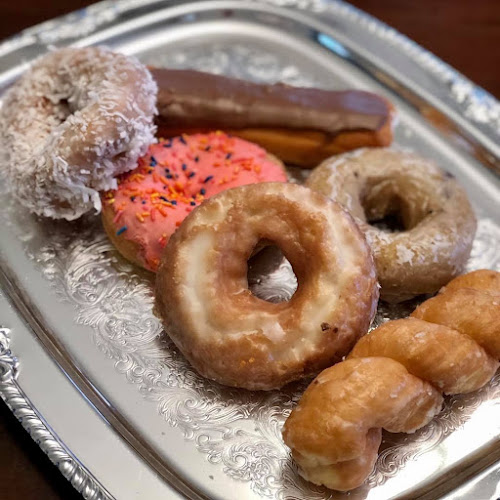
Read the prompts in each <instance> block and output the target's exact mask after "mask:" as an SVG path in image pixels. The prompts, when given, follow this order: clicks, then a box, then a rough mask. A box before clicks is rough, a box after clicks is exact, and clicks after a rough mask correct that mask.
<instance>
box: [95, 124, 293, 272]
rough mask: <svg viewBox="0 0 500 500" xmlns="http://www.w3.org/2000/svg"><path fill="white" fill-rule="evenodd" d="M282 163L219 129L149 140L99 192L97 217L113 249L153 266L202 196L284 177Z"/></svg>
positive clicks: (156, 263) (141, 263)
mask: <svg viewBox="0 0 500 500" xmlns="http://www.w3.org/2000/svg"><path fill="white" fill-rule="evenodd" d="M286 180H287V175H286V172H285V167H284V165H283V164H282V163H281V162H280V161H279V160H278V159H277V158H275V157H273V156H270V155H268V154H267V153H266V151H265V150H264V149H262V148H261V147H259V146H257V145H256V144H253V143H251V142H248V141H244V140H243V139H238V138H237V137H230V136H228V135H227V134H224V133H222V132H212V133H210V134H195V135H186V134H184V135H182V136H179V137H173V138H171V139H168V140H164V141H159V142H158V144H152V145H151V146H150V147H149V149H148V152H147V154H146V155H145V156H143V157H141V158H140V159H139V164H138V167H137V168H136V169H135V170H133V171H132V172H128V173H126V174H124V175H123V176H121V177H120V179H119V185H118V188H117V189H116V190H114V191H107V192H105V193H103V195H102V198H103V210H102V222H103V225H104V228H105V230H106V232H107V234H108V236H109V238H110V240H111V241H112V242H113V243H114V245H115V246H116V248H117V249H118V251H119V252H120V253H121V254H122V255H123V256H124V257H125V258H127V259H128V260H130V261H132V262H133V263H134V264H137V265H139V266H142V267H144V268H145V269H148V270H149V271H153V272H154V271H156V269H157V268H158V264H159V263H160V256H161V253H162V252H163V249H164V248H165V245H166V244H167V243H168V240H169V239H170V236H171V235H172V233H173V232H174V231H175V230H176V229H177V228H178V227H179V226H180V224H181V223H182V221H183V220H184V219H185V218H186V216H187V215H188V214H189V213H190V212H191V211H192V210H193V209H194V208H195V207H197V206H198V205H199V204H200V203H202V202H203V200H205V199H206V198H210V196H213V195H214V194H217V193H219V192H221V191H223V190H225V189H229V188H232V187H235V186H242V185H244V184H252V183H254V182H266V181H268V182H270V181H276V182H280V181H281V182H286Z"/></svg>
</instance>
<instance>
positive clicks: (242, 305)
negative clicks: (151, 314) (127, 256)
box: [155, 183, 378, 390]
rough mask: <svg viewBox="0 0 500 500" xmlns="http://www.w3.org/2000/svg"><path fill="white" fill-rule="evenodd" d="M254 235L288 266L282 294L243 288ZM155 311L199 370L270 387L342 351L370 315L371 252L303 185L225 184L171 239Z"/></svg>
mask: <svg viewBox="0 0 500 500" xmlns="http://www.w3.org/2000/svg"><path fill="white" fill-rule="evenodd" d="M261 240H270V241H272V242H274V243H275V244H276V245H277V246H278V247H279V248H281V250H282V251H283V253H284V254H285V255H286V257H287V259H288V260H289V261H290V263H291V264H292V267H293V270H294V272H295V275H296V277H297V280H298V288H297V291H296V292H295V294H294V295H293V297H292V298H291V299H290V301H288V302H281V303H278V304H275V303H270V302H267V301H265V300H262V299H259V298H258V297H256V296H255V295H253V294H252V293H251V292H250V290H249V289H248V282H247V260H248V258H249V257H250V255H251V254H252V251H253V249H254V248H255V247H256V245H257V244H258V243H259V241H261ZM155 297H156V306H155V309H156V313H157V314H158V315H159V316H160V317H161V318H162V320H163V323H164V325H165V330H166V332H167V333H168V334H169V335H170V337H171V338H172V340H173V341H174V342H175V344H176V345H177V346H178V347H179V349H180V350H181V351H182V352H183V354H184V355H185V356H186V357H187V359H188V360H189V361H190V362H191V364H192V365H193V366H194V367H195V368H196V370H197V371H198V372H199V373H200V374H202V375H203V376H205V377H207V378H210V379H213V380H216V381H218V382H220V383H222V384H225V385H230V386H235V387H243V388H247V389H262V390H270V389H275V388H279V387H281V386H283V385H284V384H286V383H288V382H291V381H292V380H296V379H299V378H302V377H306V376H309V375H311V374H314V373H317V372H319V371H320V370H321V369H323V368H325V367H327V366H330V365H331V364H333V363H336V362H338V361H340V360H341V359H342V357H343V356H345V355H346V354H347V353H348V352H349V351H350V349H351V348H352V346H353V345H354V343H355V342H356V340H357V339H358V338H359V337H360V336H362V335H364V334H365V333H366V331H367V329H368V327H369V325H370V322H371V320H372V317H373V315H374V312H375V309H376V304H377V299H378V287H377V283H376V276H375V268H374V265H373V261H372V258H371V255H370V250H369V248H368V245H367V244H366V241H365V240H364V238H363V236H362V234H361V232H360V231H359V229H358V228H357V226H356V224H355V223H354V222H353V220H352V218H351V217H350V216H349V215H348V214H347V213H346V212H345V211H344V210H343V209H342V208H341V207H340V206H339V205H337V204H336V203H334V202H331V201H329V200H328V199H327V198H325V197H323V196H322V195H320V194H318V193H315V192H313V191H311V190H309V189H307V188H305V187H303V186H299V185H296V184H285V183H261V184H253V185H248V186H242V187H237V188H234V189H229V190H227V191H224V192H222V193H219V194H218V195H215V196H213V197H212V198H210V199H209V200H207V201H205V202H204V203H203V204H202V205H200V206H199V207H198V208H196V209H195V210H194V211H193V212H192V213H191V214H190V215H189V216H188V217H187V218H186V219H185V221H184V222H183V223H182V225H181V226H180V227H179V229H178V230H177V231H176V232H175V233H174V235H173V236H172V238H171V239H170V241H169V243H168V245H167V247H166V248H165V251H164V253H163V256H162V260H161V263H160V267H159V270H158V273H157V278H156V291H155Z"/></svg>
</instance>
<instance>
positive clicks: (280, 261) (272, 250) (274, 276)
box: [247, 240, 298, 304]
mask: <svg viewBox="0 0 500 500" xmlns="http://www.w3.org/2000/svg"><path fill="white" fill-rule="evenodd" d="M247 280H248V288H249V290H250V291H251V292H252V293H253V294H254V295H255V296H256V297H258V298H259V299H262V300H265V301H267V302H272V303H274V304H277V303H280V302H288V301H289V300H290V299H291V298H292V297H293V295H294V294H295V291H296V290H297V286H298V281H297V276H296V275H295V273H294V272H293V268H292V265H291V264H290V262H289V261H288V259H287V258H286V257H285V255H284V254H283V252H282V251H281V249H280V248H279V247H278V246H277V245H276V244H274V243H273V242H270V241H268V240H260V241H259V243H257V245H256V246H255V248H254V251H253V252H252V255H251V257H250V259H249V260H248V262H247Z"/></svg>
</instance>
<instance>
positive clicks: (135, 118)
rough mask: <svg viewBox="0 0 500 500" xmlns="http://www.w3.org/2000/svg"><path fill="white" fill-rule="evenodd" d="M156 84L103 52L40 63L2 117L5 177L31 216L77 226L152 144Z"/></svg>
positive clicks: (70, 52)
mask: <svg viewBox="0 0 500 500" xmlns="http://www.w3.org/2000/svg"><path fill="white" fill-rule="evenodd" d="M156 93H157V87H156V83H155V82H154V81H153V79H152V77H151V75H150V73H149V71H148V70H147V69H146V67H144V66H143V65H141V64H140V63H139V61H137V60H136V59H134V58H131V57H127V56H124V55H121V54H115V53H113V52H111V51H109V50H107V49H104V48H100V47H88V48H79V49H77V48H65V49H61V50H57V51H54V52H51V53H49V54H47V55H45V56H43V57H41V58H40V59H38V60H37V61H36V62H35V63H34V64H33V66H32V67H31V68H30V69H29V70H28V71H27V72H26V73H25V74H24V75H23V76H22V77H21V78H20V80H19V81H17V82H16V83H15V84H14V85H13V86H12V87H11V88H10V89H9V90H8V91H7V93H6V94H5V96H4V99H3V107H2V108H1V110H0V149H1V150H2V154H3V155H4V158H3V161H2V164H3V165H4V167H3V168H4V170H5V172H4V176H5V178H6V179H7V181H8V183H9V184H10V186H11V191H12V193H13V195H14V196H15V197H16V198H17V199H18V200H19V201H20V202H21V203H22V204H23V205H24V206H25V207H26V208H27V209H28V210H30V211H31V212H34V213H36V214H38V215H43V216H47V217H53V218H65V219H68V220H71V219H76V218H77V217H79V216H81V215H82V214H83V213H85V212H87V211H89V210H91V209H93V208H94V209H96V210H97V211H99V210H100V208H101V201H100V198H99V194H98V192H97V191H99V190H105V189H112V188H115V187H116V180H115V179H114V177H115V176H116V175H118V174H120V173H123V172H126V171H128V170H130V169H132V168H134V167H135V166H136V165H137V163H136V162H137V159H138V158H139V157H140V156H141V155H143V154H144V153H145V152H146V149H147V147H148V145H149V144H150V143H151V142H152V141H153V140H154V130H155V129H154V125H153V118H154V114H155V112H156V109H155V106H156Z"/></svg>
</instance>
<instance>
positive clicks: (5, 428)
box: [0, 0, 500, 500]
mask: <svg viewBox="0 0 500 500" xmlns="http://www.w3.org/2000/svg"><path fill="white" fill-rule="evenodd" d="M90 3H92V2H89V1H86V0H22V1H18V2H16V1H10V2H7V1H6V0H1V1H0V39H2V38H5V37H7V36H10V35H13V34H15V33H17V32H18V31H20V30H22V29H23V28H27V27H28V26H32V25H33V24H36V23H39V22H42V21H44V20H46V19H50V18H53V17H55V16H58V15H61V14H64V13H66V12H70V11H72V10H75V9H79V8H81V7H84V6H86V5H89V4H90ZM352 3H353V4H354V5H356V6H357V7H359V8H361V9H363V10H365V11H367V12H369V13H370V14H373V15H374V16H376V17H378V18H379V19H381V20H382V21H384V22H386V23H387V24H389V25H391V26H393V27H394V28H396V29H398V30H399V31H401V32H402V33H405V34H406V35H408V36H409V37H410V38H412V39H413V40H415V41H416V42H418V43H420V44H421V45H423V46H424V47H426V48H427V49H429V50H431V51H432V52H434V53H435V54H436V55H438V56H439V57H441V58H442V59H444V60H445V61H447V62H448V63H450V64H451V65H452V66H454V67H455V68H457V69H458V70H460V71H461V72H462V73H464V74H465V75H467V76H468V77H469V78H470V79H471V80H473V81H474V82H476V83H478V84H479V85H481V86H483V87H484V88H485V89H486V90H488V91H490V92H491V93H493V94H494V95H495V96H497V97H500V69H499V68H500V50H498V47H500V2H498V1H495V0H475V1H474V2H471V1H470V0H441V1H439V2H436V1H435V0H420V1H419V2H412V1H409V0H408V1H403V0H353V1H352ZM0 485H1V486H0V498H1V499H2V500H10V499H16V500H17V499H23V500H42V499H43V500H71V499H78V498H81V497H80V496H79V495H77V494H76V492H75V491H74V490H73V489H72V487H71V486H70V485H69V483H68V482H67V481H66V480H65V479H64V478H63V477H62V476H61V475H60V474H59V472H58V471H57V469H56V468H55V467H54V466H53V465H52V464H51V463H50V462H49V461H48V459H47V458H46V457H45V455H44V454H43V453H42V452H41V451H40V449H39V448H38V446H37V445H36V444H35V443H34V442H33V441H32V440H31V438H30V437H29V436H28V435H27V434H26V433H25V432H24V430H23V429H22V428H21V426H20V425H19V424H18V423H17V421H16V420H15V418H14V417H13V416H12V415H11V414H10V412H9V411H8V410H7V408H6V407H5V405H4V404H3V403H2V402H0Z"/></svg>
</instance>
